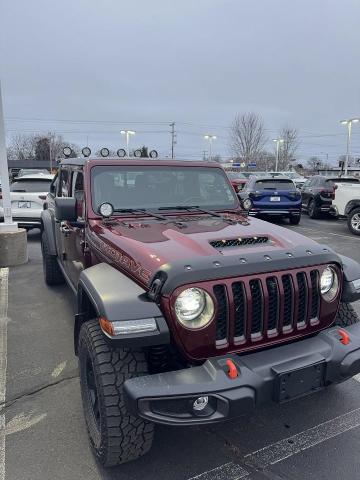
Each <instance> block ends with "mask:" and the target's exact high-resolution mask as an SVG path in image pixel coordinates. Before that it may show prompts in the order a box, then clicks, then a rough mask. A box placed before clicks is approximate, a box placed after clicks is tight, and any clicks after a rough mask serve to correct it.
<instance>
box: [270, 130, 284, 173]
mask: <svg viewBox="0 0 360 480" xmlns="http://www.w3.org/2000/svg"><path fill="white" fill-rule="evenodd" d="M273 142H276V161H275V172H277V171H278V164H279V146H280V143H284V139H283V138H274V140H273Z"/></svg>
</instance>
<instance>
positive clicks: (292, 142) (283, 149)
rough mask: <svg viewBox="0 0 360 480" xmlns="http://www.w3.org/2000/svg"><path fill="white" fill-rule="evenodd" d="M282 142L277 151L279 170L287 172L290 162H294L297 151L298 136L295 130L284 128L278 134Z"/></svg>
mask: <svg viewBox="0 0 360 480" xmlns="http://www.w3.org/2000/svg"><path fill="white" fill-rule="evenodd" d="M279 138H281V139H282V140H283V142H282V143H281V144H280V150H279V165H278V168H279V170H288V169H289V166H290V165H291V162H293V161H294V160H295V153H296V150H297V149H298V146H299V142H298V134H297V130H296V129H295V128H290V127H284V128H283V129H282V130H281V131H280V134H279Z"/></svg>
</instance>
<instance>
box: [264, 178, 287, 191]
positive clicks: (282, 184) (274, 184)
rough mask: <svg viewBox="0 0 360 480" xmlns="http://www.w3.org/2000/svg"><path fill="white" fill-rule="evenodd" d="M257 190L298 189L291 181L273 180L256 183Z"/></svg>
mask: <svg viewBox="0 0 360 480" xmlns="http://www.w3.org/2000/svg"><path fill="white" fill-rule="evenodd" d="M255 188H256V189H257V190H295V189H296V187H295V185H294V183H293V182H292V181H291V180H287V179H286V178H284V179H279V178H272V179H269V180H265V179H264V180H257V181H256V182H255Z"/></svg>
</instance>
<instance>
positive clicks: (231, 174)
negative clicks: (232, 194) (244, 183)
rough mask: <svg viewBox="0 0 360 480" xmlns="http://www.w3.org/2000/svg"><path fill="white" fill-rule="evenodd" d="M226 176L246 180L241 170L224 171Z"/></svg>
mask: <svg viewBox="0 0 360 480" xmlns="http://www.w3.org/2000/svg"><path fill="white" fill-rule="evenodd" d="M226 173H227V175H228V177H230V178H231V179H232V180H244V179H245V180H246V177H245V175H244V174H243V173H241V172H226Z"/></svg>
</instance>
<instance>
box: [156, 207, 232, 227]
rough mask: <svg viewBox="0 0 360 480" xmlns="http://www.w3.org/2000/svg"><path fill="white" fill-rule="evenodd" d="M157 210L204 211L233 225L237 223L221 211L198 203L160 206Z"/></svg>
mask: <svg viewBox="0 0 360 480" xmlns="http://www.w3.org/2000/svg"><path fill="white" fill-rule="evenodd" d="M159 210H186V211H188V212H191V211H194V210H196V211H198V212H200V213H205V214H206V215H211V216H212V217H217V218H221V219H222V220H224V221H225V222H227V223H230V224H232V225H235V224H236V223H237V221H236V220H232V219H231V218H227V217H224V215H222V214H221V213H216V212H213V211H212V210H206V209H205V208H200V207H199V206H198V205H186V206H185V205H176V206H175V207H160V208H159Z"/></svg>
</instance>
